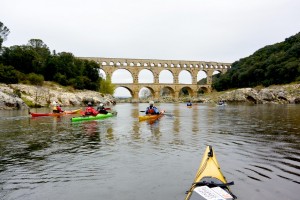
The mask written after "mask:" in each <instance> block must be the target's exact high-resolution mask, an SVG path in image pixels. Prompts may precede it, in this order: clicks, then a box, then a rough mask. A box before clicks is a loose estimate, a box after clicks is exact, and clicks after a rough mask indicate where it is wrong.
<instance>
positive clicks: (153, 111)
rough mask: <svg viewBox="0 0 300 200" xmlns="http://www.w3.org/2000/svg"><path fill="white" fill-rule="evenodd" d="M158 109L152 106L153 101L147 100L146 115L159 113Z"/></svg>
mask: <svg viewBox="0 0 300 200" xmlns="http://www.w3.org/2000/svg"><path fill="white" fill-rule="evenodd" d="M159 114H160V112H159V110H158V109H157V108H156V107H155V106H154V101H150V102H149V107H147V109H146V115H159Z"/></svg>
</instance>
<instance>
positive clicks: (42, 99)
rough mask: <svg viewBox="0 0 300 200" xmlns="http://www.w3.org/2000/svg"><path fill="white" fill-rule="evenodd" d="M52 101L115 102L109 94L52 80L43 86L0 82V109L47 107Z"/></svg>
mask: <svg viewBox="0 0 300 200" xmlns="http://www.w3.org/2000/svg"><path fill="white" fill-rule="evenodd" d="M53 101H56V102H57V103H58V104H60V105H62V106H64V107H69V106H85V105H86V104H87V102H93V103H94V104H99V103H100V102H102V103H104V104H106V105H109V104H115V100H114V98H113V96H111V95H106V94H105V95H104V94H101V93H99V92H96V91H90V90H74V89H73V88H70V87H63V86H60V85H58V84H55V83H53V82H46V81H45V83H44V84H43V86H33V85H24V84H0V110H3V109H5V110H8V109H28V108H29V107H48V106H49V104H50V103H51V102H53Z"/></svg>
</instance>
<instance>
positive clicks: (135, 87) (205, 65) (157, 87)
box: [81, 57, 231, 100]
mask: <svg viewBox="0 0 300 200" xmlns="http://www.w3.org/2000/svg"><path fill="white" fill-rule="evenodd" d="M81 59H86V60H93V61H95V62H96V63H98V64H99V68H100V69H102V70H103V71H104V72H105V74H106V75H107V76H110V77H112V75H113V73H114V72H115V71H116V70H118V69H125V70H127V71H128V72H130V74H131V75H132V77H133V83H114V84H115V85H116V87H124V88H127V89H128V90H129V91H130V93H131V95H132V97H133V100H138V99H139V91H140V90H141V89H142V88H143V87H146V88H148V89H149V90H150V92H151V93H152V96H153V97H154V99H159V97H160V91H162V89H164V88H168V89H169V90H170V91H171V94H172V96H173V98H174V99H177V98H178V97H179V93H180V91H181V90H182V89H183V88H186V89H187V90H188V92H189V94H190V95H191V96H192V97H196V96H197V93H198V91H199V90H204V91H205V92H211V90H212V88H211V84H212V75H213V73H214V72H215V71H219V72H220V73H226V72H227V70H228V69H229V68H231V63H220V62H205V61H185V60H151V59H126V58H100V57H81ZM144 69H147V70H149V71H151V72H152V74H153V77H154V81H153V83H139V82H138V75H139V73H140V71H141V70H144ZM163 70H168V71H170V72H171V73H172V75H173V83H159V74H160V72H161V71H163ZM184 70H185V71H188V72H189V73H190V74H191V77H192V83H191V84H182V83H179V73H180V72H181V71H184ZM200 71H204V72H205V73H206V75H207V83H206V84H205V85H198V84H197V75H198V72H200Z"/></svg>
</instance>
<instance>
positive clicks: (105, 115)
mask: <svg viewBox="0 0 300 200" xmlns="http://www.w3.org/2000/svg"><path fill="white" fill-rule="evenodd" d="M116 115H117V113H107V114H98V115H96V116H93V115H90V116H80V117H72V118H71V121H72V122H80V121H87V120H98V119H105V118H108V117H113V116H116Z"/></svg>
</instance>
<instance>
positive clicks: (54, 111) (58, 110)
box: [52, 101, 64, 113]
mask: <svg viewBox="0 0 300 200" xmlns="http://www.w3.org/2000/svg"><path fill="white" fill-rule="evenodd" d="M52 105H53V107H52V112H53V113H61V112H64V111H63V110H62V109H61V107H60V106H59V105H58V104H57V103H56V101H53V102H52Z"/></svg>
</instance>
